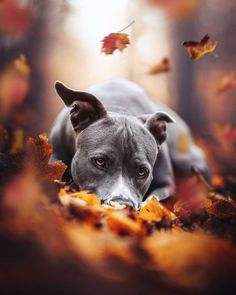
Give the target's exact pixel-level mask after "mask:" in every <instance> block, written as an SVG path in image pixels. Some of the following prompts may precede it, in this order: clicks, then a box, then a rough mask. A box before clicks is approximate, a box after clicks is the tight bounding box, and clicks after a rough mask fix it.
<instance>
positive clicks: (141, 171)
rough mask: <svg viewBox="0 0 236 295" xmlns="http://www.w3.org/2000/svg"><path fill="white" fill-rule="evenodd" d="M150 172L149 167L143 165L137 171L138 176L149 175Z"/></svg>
mask: <svg viewBox="0 0 236 295" xmlns="http://www.w3.org/2000/svg"><path fill="white" fill-rule="evenodd" d="M148 173H149V171H148V169H147V168H144V167H141V168H139V170H138V172H137V176H138V177H145V176H147V175H148Z"/></svg>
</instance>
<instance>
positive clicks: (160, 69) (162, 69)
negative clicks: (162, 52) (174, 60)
mask: <svg viewBox="0 0 236 295" xmlns="http://www.w3.org/2000/svg"><path fill="white" fill-rule="evenodd" d="M169 71H170V61H169V59H168V58H163V59H162V61H161V62H160V63H158V64H156V65H155V66H153V67H151V68H150V70H149V72H148V74H150V75H157V74H160V73H166V72H169Z"/></svg>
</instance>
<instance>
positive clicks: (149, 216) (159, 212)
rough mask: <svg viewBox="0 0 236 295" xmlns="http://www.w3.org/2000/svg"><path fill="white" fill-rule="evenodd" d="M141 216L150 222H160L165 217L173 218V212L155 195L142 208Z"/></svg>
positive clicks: (167, 218)
mask: <svg viewBox="0 0 236 295" xmlns="http://www.w3.org/2000/svg"><path fill="white" fill-rule="evenodd" d="M139 217H140V218H142V219H144V220H146V221H148V222H152V221H155V222H159V221H161V220H163V219H166V220H171V219H172V216H171V212H170V211H169V210H168V209H166V208H165V207H163V206H162V205H161V204H160V203H159V202H158V201H157V199H156V198H155V197H152V199H151V200H149V201H148V202H147V204H146V205H145V206H144V207H143V208H142V209H141V210H140V212H139Z"/></svg>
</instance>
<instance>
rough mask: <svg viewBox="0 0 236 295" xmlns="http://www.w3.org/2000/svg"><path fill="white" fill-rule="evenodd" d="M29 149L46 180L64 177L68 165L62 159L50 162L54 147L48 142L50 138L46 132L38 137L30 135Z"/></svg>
mask: <svg viewBox="0 0 236 295" xmlns="http://www.w3.org/2000/svg"><path fill="white" fill-rule="evenodd" d="M28 149H29V153H30V155H32V156H33V159H34V161H35V165H36V168H37V170H38V172H39V174H40V176H41V177H42V178H43V179H44V180H47V181H53V180H56V179H61V178H62V176H63V174H64V172H65V171H66V168H67V166H66V165H65V164H64V163H63V162H62V161H56V162H54V163H51V164H49V163H48V161H49V159H50V156H51V155H52V151H53V148H52V145H51V144H49V143H48V138H47V136H46V135H45V134H40V135H39V137H38V138H37V139H35V138H32V137H30V138H29V139H28Z"/></svg>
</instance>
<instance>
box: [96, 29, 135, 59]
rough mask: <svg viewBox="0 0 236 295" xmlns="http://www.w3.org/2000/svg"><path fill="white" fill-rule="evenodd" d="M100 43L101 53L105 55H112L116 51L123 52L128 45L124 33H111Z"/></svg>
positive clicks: (127, 39) (127, 38) (126, 36)
mask: <svg viewBox="0 0 236 295" xmlns="http://www.w3.org/2000/svg"><path fill="white" fill-rule="evenodd" d="M102 42H103V45H102V52H104V53H105V54H113V52H114V51H115V50H116V49H118V50H119V51H123V50H124V49H125V48H126V47H127V46H128V45H129V44H130V41H129V36H128V34H124V33H111V34H109V35H108V36H106V37H104V39H103V40H102Z"/></svg>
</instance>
